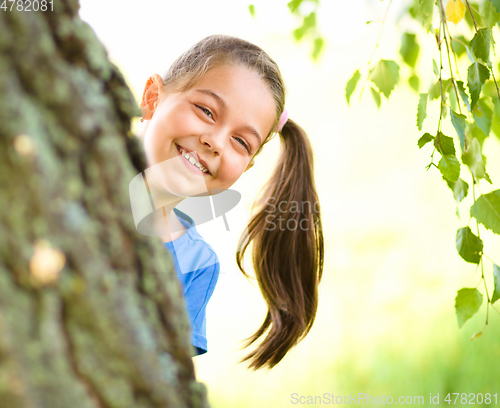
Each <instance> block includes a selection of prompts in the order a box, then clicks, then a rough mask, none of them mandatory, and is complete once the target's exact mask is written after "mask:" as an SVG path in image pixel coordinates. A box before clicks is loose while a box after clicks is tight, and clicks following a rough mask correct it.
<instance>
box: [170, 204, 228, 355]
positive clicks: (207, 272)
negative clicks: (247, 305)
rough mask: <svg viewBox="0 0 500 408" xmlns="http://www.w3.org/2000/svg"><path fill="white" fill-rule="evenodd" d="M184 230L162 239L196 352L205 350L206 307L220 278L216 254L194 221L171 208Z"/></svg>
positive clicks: (197, 353)
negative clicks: (178, 283) (173, 271)
mask: <svg viewBox="0 0 500 408" xmlns="http://www.w3.org/2000/svg"><path fill="white" fill-rule="evenodd" d="M174 213H175V214H176V215H177V218H178V219H179V221H180V222H181V223H182V225H184V227H185V228H186V232H185V233H184V234H183V235H182V236H181V237H179V238H177V239H174V240H173V241H171V242H164V244H165V247H166V248H167V249H168V250H169V251H170V253H171V254H172V257H173V260H174V264H175V270H176V272H177V277H178V278H179V280H180V282H181V285H182V290H183V294H184V299H185V301H186V307H187V311H188V315H189V320H190V322H191V343H192V344H193V346H194V348H195V350H196V355H199V354H204V353H206V352H207V328H206V307H207V303H208V301H209V299H210V297H211V296H212V293H213V292H214V289H215V285H216V283H217V280H218V278H219V272H220V264H219V258H218V257H217V254H216V253H215V251H214V250H213V249H212V247H211V246H210V245H209V244H208V243H207V242H206V241H205V240H204V239H203V237H202V236H201V235H200V234H199V233H198V231H197V230H196V227H195V225H194V221H193V219H192V218H191V217H189V216H188V215H187V214H185V213H183V212H182V211H180V210H178V209H177V208H174Z"/></svg>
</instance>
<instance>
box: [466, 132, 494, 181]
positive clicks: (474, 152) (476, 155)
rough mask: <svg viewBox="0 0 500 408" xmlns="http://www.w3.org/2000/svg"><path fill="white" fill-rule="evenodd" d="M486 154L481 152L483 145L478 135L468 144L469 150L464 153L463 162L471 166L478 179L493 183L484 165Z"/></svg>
mask: <svg viewBox="0 0 500 408" xmlns="http://www.w3.org/2000/svg"><path fill="white" fill-rule="evenodd" d="M483 158H484V156H483V155H482V153H481V145H480V144H479V141H478V140H477V137H475V138H473V139H472V142H471V144H470V145H469V146H467V150H466V152H465V153H464V154H462V162H463V163H464V164H465V165H467V166H469V169H470V171H471V173H472V174H473V175H474V177H475V178H476V179H482V178H484V179H486V180H488V181H489V182H490V183H491V180H490V177H489V176H488V174H487V173H486V168H485V166H484V160H483Z"/></svg>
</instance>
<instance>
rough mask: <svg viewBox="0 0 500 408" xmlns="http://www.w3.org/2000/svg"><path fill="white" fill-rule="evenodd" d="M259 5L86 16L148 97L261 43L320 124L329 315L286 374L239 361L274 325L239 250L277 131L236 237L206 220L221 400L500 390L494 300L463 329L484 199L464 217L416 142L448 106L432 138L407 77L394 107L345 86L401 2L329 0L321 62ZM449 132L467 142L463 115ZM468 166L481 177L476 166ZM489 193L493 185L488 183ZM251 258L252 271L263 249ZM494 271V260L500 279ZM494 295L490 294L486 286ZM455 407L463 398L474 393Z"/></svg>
mask: <svg viewBox="0 0 500 408" xmlns="http://www.w3.org/2000/svg"><path fill="white" fill-rule="evenodd" d="M248 4H249V3H247V2H246V1H241V0H237V1H235V0H233V1H230V0H213V1H211V2H206V1H203V2H202V1H185V2H179V1H177V2H172V1H162V0H158V1H153V0H145V1H143V2H140V3H139V2H132V1H120V2H118V1H108V2H102V1H98V0H81V10H80V16H81V17H82V18H83V19H84V20H86V21H87V22H88V23H89V24H90V25H91V26H92V27H93V29H94V30H95V31H96V33H97V35H98V37H99V38H100V39H101V41H102V42H103V43H104V45H105V46H106V48H107V50H108V52H109V55H110V58H111V59H112V61H113V62H114V63H115V64H116V65H118V66H119V68H120V69H121V71H122V72H123V73H124V75H125V78H126V80H127V82H128V84H129V86H130V87H131V89H132V90H133V92H134V94H135V95H136V98H137V101H139V99H140V95H141V93H142V89H143V87H144V84H145V82H146V79H147V78H148V77H149V76H150V75H151V74H154V73H159V74H163V73H164V72H165V71H166V70H167V69H168V67H169V65H170V64H171V63H172V62H173V61H174V59H175V58H177V57H178V56H179V55H180V54H181V53H182V52H183V51H184V50H186V49H187V48H188V47H190V46H191V45H192V44H194V43H195V42H197V41H198V40H200V39H201V38H203V37H205V36H207V35H210V34H219V33H222V34H230V35H235V36H239V37H242V38H245V39H247V40H249V41H252V42H254V43H256V44H258V45H259V46H261V47H262V48H264V49H265V50H266V51H267V52H268V53H269V54H270V55H271V57H272V58H273V59H275V60H276V62H277V63H278V65H279V66H280V69H281V71H282V74H283V76H284V79H285V81H286V85H287V88H288V99H287V103H286V105H287V108H288V110H289V113H290V117H291V118H292V119H293V120H294V121H296V122H297V123H298V124H300V125H301V126H302V127H303V128H304V129H305V130H306V131H307V132H308V135H309V137H310V139H311V142H312V145H313V148H314V152H315V172H316V180H317V188H318V194H319V197H320V202H321V206H322V207H321V208H322V211H323V226H324V234H325V244H326V247H325V268H324V278H323V281H322V283H321V285H320V303H319V310H318V315H317V319H316V322H315V325H314V327H313V329H312V331H311V332H310V334H309V335H308V336H307V338H306V339H305V340H304V341H302V342H301V343H300V344H299V345H298V346H297V347H296V348H295V349H294V350H292V351H291V352H290V353H289V354H288V355H287V356H286V357H285V359H284V360H283V361H282V362H281V363H280V364H279V365H278V366H277V367H275V368H274V369H273V370H271V371H269V372H267V371H265V370H263V371H260V372H253V371H250V370H248V369H247V368H246V365H245V364H244V363H243V364H239V363H238V362H239V360H241V358H243V357H244V356H245V355H246V352H245V351H244V350H241V347H242V346H243V342H242V340H244V339H245V338H247V337H249V336H250V335H251V334H253V333H254V331H255V330H256V329H257V328H258V327H259V326H260V324H261V323H262V320H263V319H264V316H265V311H266V310H265V305H264V301H263V300H262V297H261V295H260V292H259V290H258V287H257V284H256V282H255V281H253V280H247V279H246V278H245V277H243V275H242V274H241V272H240V271H239V270H238V268H237V266H236V262H235V252H234V248H235V245H236V243H235V240H236V238H237V237H238V235H239V232H240V231H241V228H243V227H244V222H245V221H246V220H248V218H249V215H250V209H251V205H252V202H253V200H254V199H255V197H256V195H257V193H258V192H259V190H260V188H261V187H262V186H263V182H264V180H266V179H267V178H268V176H269V174H270V172H272V169H273V167H274V164H275V161H276V157H277V154H278V152H279V141H278V139H275V140H273V141H272V142H271V143H269V145H268V147H266V149H264V151H263V153H262V154H261V156H260V157H259V158H258V160H257V162H256V165H255V166H254V167H253V168H252V170H251V171H248V172H246V173H245V174H244V175H243V176H242V178H241V179H240V180H239V181H238V182H237V183H236V184H235V185H234V186H233V188H234V189H236V190H237V191H239V192H240V193H241V194H242V195H243V198H242V203H241V204H240V205H239V206H238V209H236V210H235V211H233V212H232V213H230V214H228V219H229V222H230V225H231V232H230V233H228V232H227V231H225V229H224V224H223V220H222V219H220V218H219V219H217V220H215V221H213V222H211V223H207V224H204V225H200V226H199V227H198V230H199V231H200V233H201V234H202V236H204V237H205V238H206V239H207V241H208V242H209V243H210V244H211V245H212V246H213V247H214V248H215V250H216V251H217V253H218V254H219V258H220V262H221V275H220V278H219V282H218V285H217V287H216V290H215V292H214V295H213V297H212V299H211V300H210V303H209V306H208V311H207V332H208V341H209V352H208V353H207V354H205V355H203V356H199V357H196V358H195V359H194V362H195V368H196V373H197V377H198V379H199V380H200V381H202V382H204V383H205V384H206V385H207V387H208V395H209V400H210V403H211V405H212V406H213V407H217V408H223V407H231V408H232V407H241V408H243V407H262V408H265V407H287V406H294V405H300V404H293V402H294V400H293V399H292V394H294V393H295V394H297V396H299V397H300V396H308V395H313V396H314V395H323V394H324V393H330V394H332V393H333V394H334V395H341V396H344V395H350V394H351V393H352V394H354V395H357V394H358V393H364V394H370V395H371V396H381V397H382V395H385V396H389V395H390V396H392V397H393V398H394V401H395V402H397V398H398V397H399V396H420V395H421V396H423V397H424V398H425V404H424V406H427V405H431V404H430V403H429V396H430V394H432V395H433V396H435V395H437V393H439V394H440V401H441V405H449V404H447V403H445V402H444V401H443V400H444V398H445V396H446V394H447V393H450V392H451V393H454V392H455V393H457V392H458V393H467V394H469V393H483V394H485V393H491V394H495V393H498V394H500V387H499V386H498V379H497V372H498V371H497V370H498V367H499V365H500V364H499V363H500V336H499V334H500V319H499V315H498V313H497V312H495V311H494V310H490V324H489V325H488V327H487V328H486V330H484V334H483V336H482V337H480V338H479V339H477V340H475V341H470V337H471V336H472V335H473V334H474V333H475V332H477V331H479V330H481V329H482V327H483V325H484V321H485V313H486V308H485V305H484V304H483V306H482V308H481V310H480V311H479V313H478V314H477V315H476V316H474V317H473V318H472V319H471V320H469V321H468V322H466V323H465V325H464V326H463V327H462V329H459V328H458V324H457V319H456V316H455V312H454V299H455V295H456V292H457V290H458V289H460V288H462V287H475V286H476V285H477V284H478V283H479V281H480V271H478V272H475V266H474V265H473V264H467V263H465V262H464V261H463V260H462V259H461V258H460V257H459V255H458V254H457V251H456V249H455V233H456V230H457V229H458V228H460V227H463V226H465V225H466V224H467V222H468V219H469V217H468V208H469V207H470V205H471V203H472V201H471V198H470V197H468V198H467V199H466V200H464V202H463V203H461V204H460V207H459V210H460V216H461V218H460V219H459V218H458V217H457V215H456V214H455V209H456V205H455V201H454V199H453V196H452V192H451V190H449V189H448V187H447V186H446V184H445V182H444V181H443V180H442V179H441V176H440V174H439V172H438V170H437V169H435V168H431V169H430V170H429V171H425V166H426V165H427V164H428V163H429V156H430V152H431V148H429V147H428V146H427V149H426V148H425V147H424V148H423V149H422V150H419V149H418V147H417V140H418V138H419V137H420V135H421V133H423V132H424V131H431V132H432V131H433V130H435V128H436V127H437V109H438V107H437V105H433V104H431V105H429V107H428V111H429V116H428V118H427V119H426V121H425V123H424V129H423V130H422V132H419V131H418V130H417V127H416V124H415V123H416V122H415V121H416V107H417V102H418V95H417V94H416V93H414V92H413V91H411V90H410V88H409V87H407V86H406V85H399V86H398V87H397V88H396V90H395V91H394V92H393V94H392V95H391V99H390V100H389V101H387V100H386V99H383V101H382V107H381V109H380V110H377V109H376V107H375V104H374V103H373V101H372V100H371V96H370V94H369V89H368V88H366V89H365V94H364V95H363V97H362V99H361V100H360V99H359V96H358V95H357V94H355V95H354V96H353V98H352V99H351V107H350V108H349V107H348V106H347V103H346V101H345V84H346V82H347V80H348V79H349V78H350V77H351V75H352V73H353V72H354V71H355V70H356V69H358V68H359V67H362V66H363V65H364V64H366V63H367V61H368V59H369V57H370V55H371V53H372V50H373V48H374V46H375V41H376V37H377V35H378V32H379V29H380V25H379V24H378V23H372V24H368V25H367V24H366V22H367V21H369V20H377V19H379V18H381V16H382V14H383V12H384V11H385V7H386V6H387V1H384V2H380V1H375V0H373V1H369V0H365V1H362V0H351V1H342V2H340V1H332V0H329V1H324V2H323V3H321V8H320V9H319V12H320V14H319V18H318V25H319V28H320V29H321V31H322V33H323V35H324V36H325V40H326V42H325V47H324V52H323V55H322V56H321V58H320V59H319V60H318V61H317V62H314V61H312V59H311V57H310V51H311V44H310V43H309V42H307V41H303V42H300V43H296V42H295V41H294V40H293V36H292V34H291V33H292V31H293V30H294V29H295V28H296V27H297V26H298V25H299V23H300V22H299V21H298V20H297V19H296V18H295V17H294V16H292V15H290V13H289V11H288V8H287V5H286V1H278V0H273V1H267V2H266V1H264V0H259V1H255V2H253V4H254V5H255V10H256V17H255V18H252V17H251V15H250V13H249V12H248ZM406 5H407V2H406V1H400V2H394V4H393V5H392V6H391V10H390V11H389V14H388V17H387V23H386V26H385V28H384V31H383V35H382V38H381V44H380V47H379V53H380V57H381V58H385V59H396V58H397V52H398V49H399V39H400V37H401V34H402V32H403V29H404V30H410V31H411V30H412V26H411V24H412V23H411V22H409V21H407V20H406V19H405V16H404V14H403V10H404V8H405V6H406ZM396 23H398V24H399V27H398V26H397V24H396ZM413 28H414V27H413ZM450 29H451V30H454V29H455V28H454V27H451V28H450ZM415 32H416V30H415ZM497 32H498V31H497ZM452 34H453V33H452ZM419 41H421V45H422V46H423V47H424V49H423V50H422V51H421V55H420V57H419V61H418V63H417V65H418V67H419V68H418V69H419V71H420V72H421V73H422V77H423V78H424V81H422V82H421V87H422V88H423V89H425V90H427V89H428V87H429V86H430V85H431V78H432V75H433V74H432V60H431V57H432V56H433V55H434V52H435V49H436V46H435V40H434V39H433V37H432V35H430V36H429V38H427V37H425V36H422V37H419ZM433 43H434V44H433ZM376 58H377V57H376ZM404 69H405V68H404V67H402V70H403V71H402V74H404V75H407V72H405V71H404ZM426 75H427V77H426ZM358 86H359V85H358ZM424 92H425V91H424ZM444 131H445V133H446V134H448V135H450V136H454V137H455V138H456V136H455V132H454V130H453V129H452V128H451V125H448V124H446V125H445V127H444ZM485 146H486V151H487V152H491V153H489V154H490V157H491V158H490V160H489V161H488V173H489V175H490V176H491V178H492V180H493V183H494V185H495V184H496V183H498V181H499V180H500V160H498V157H500V145H499V141H498V139H495V138H494V136H491V137H490V138H489V139H487V140H486V141H485ZM495 157H496V158H497V160H495ZM461 176H462V178H464V179H465V180H466V181H467V182H468V183H469V184H471V180H470V175H468V174H467V173H466V172H465V170H464V169H463V170H462V175H461ZM481 188H482V192H483V193H486V192H488V191H487V190H488V185H481ZM497 188H498V187H497ZM471 225H472V224H471ZM481 238H482V239H483V240H484V242H485V253H486V254H487V255H488V256H490V257H491V258H493V260H494V261H495V262H496V263H497V264H500V258H499V257H498V256H499V255H498V254H499V253H500V251H499V250H500V242H499V241H500V240H499V238H498V236H494V235H493V234H492V233H490V231H486V230H484V229H482V231H481ZM495 257H496V258H495ZM246 265H247V267H248V269H249V270H251V264H250V260H249V259H247V260H246ZM491 268H492V267H491V262H489V261H487V262H485V274H486V275H487V276H488V278H487V281H488V284H489V285H491V286H490V287H491V288H492V279H491V278H490V277H491ZM479 289H480V290H481V291H482V292H483V295H484V288H483V287H482V286H480V287H479ZM483 303H485V299H484V302H483ZM499 397H500V395H499ZM468 398H469V397H468ZM453 399H454V397H452V401H453ZM295 401H296V400H295ZM361 405H363V404H361ZM420 405H421V406H422V404H420ZM452 405H453V404H452ZM454 405H461V404H460V398H459V399H458V400H457V403H456V404H454Z"/></svg>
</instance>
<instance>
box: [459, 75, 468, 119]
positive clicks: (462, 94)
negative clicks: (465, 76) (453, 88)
mask: <svg viewBox="0 0 500 408" xmlns="http://www.w3.org/2000/svg"><path fill="white" fill-rule="evenodd" d="M457 88H458V93H459V94H460V97H461V98H462V100H463V101H464V103H465V106H467V110H468V111H469V112H470V110H471V109H470V103H469V95H467V93H466V92H465V88H464V83H463V82H462V81H457Z"/></svg>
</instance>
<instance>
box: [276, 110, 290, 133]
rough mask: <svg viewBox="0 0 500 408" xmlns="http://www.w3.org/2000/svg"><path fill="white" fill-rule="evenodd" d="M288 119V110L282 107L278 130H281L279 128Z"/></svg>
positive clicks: (281, 127)
mask: <svg viewBox="0 0 500 408" xmlns="http://www.w3.org/2000/svg"><path fill="white" fill-rule="evenodd" d="M287 120H288V111H287V110H286V108H285V109H283V113H282V114H281V116H280V120H279V122H278V132H281V129H283V126H285V123H286V121H287Z"/></svg>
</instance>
